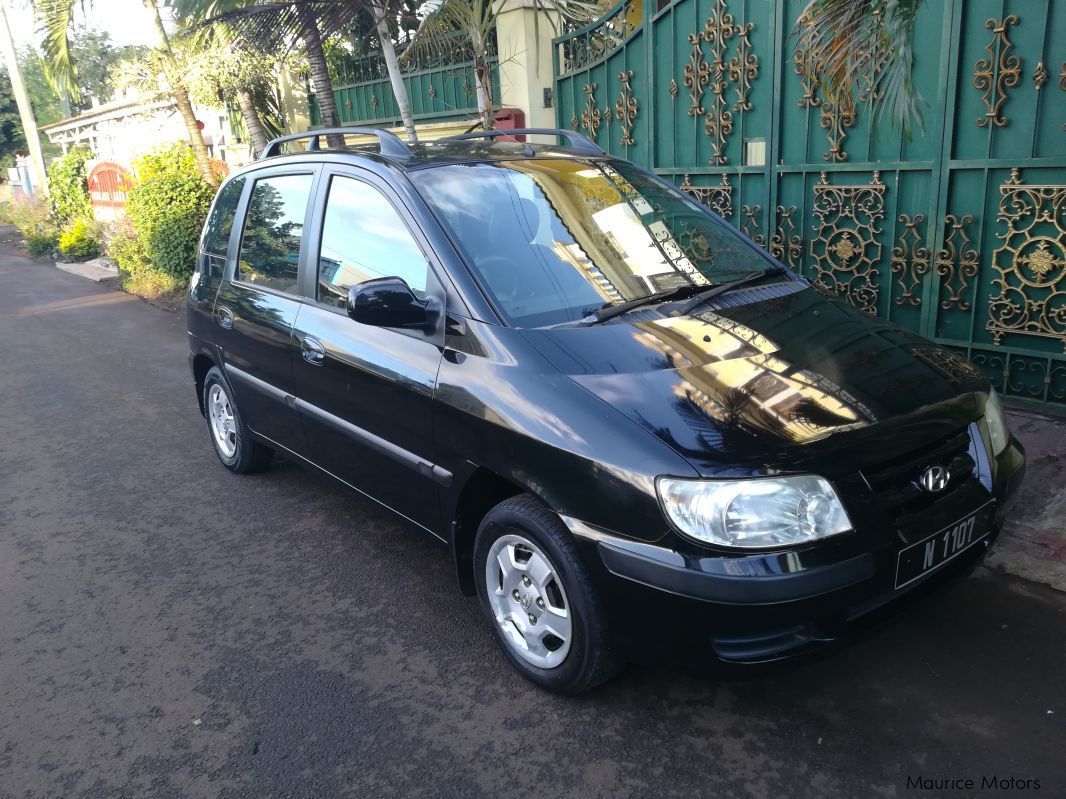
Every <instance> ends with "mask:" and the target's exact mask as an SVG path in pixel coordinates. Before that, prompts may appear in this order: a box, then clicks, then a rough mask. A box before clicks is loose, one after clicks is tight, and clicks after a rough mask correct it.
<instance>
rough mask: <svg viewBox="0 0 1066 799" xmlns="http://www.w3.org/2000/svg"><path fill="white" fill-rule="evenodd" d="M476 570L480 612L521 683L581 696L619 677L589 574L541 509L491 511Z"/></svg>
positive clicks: (524, 504) (504, 506) (564, 533)
mask: <svg viewBox="0 0 1066 799" xmlns="http://www.w3.org/2000/svg"><path fill="white" fill-rule="evenodd" d="M474 563H475V570H474V575H475V579H476V582H477V588H478V597H479V599H480V602H481V608H482V611H483V612H484V613H485V616H486V618H487V619H488V621H489V623H490V625H491V626H492V630H493V633H494V634H495V636H496V640H497V641H498V642H499V644H500V646H501V647H502V648H503V650H504V652H505V653H506V654H507V657H508V659H509V660H510V661H511V663H512V664H514V666H515V668H517V669H518V671H519V672H521V673H522V675H523V676H524V677H526V678H527V679H529V680H531V681H532V682H534V683H536V684H537V685H539V686H541V687H542V688H546V689H547V690H549V691H553V692H555V693H560V694H578V693H581V692H583V691H587V690H589V689H590V688H593V687H595V686H596V685H599V684H600V683H602V682H604V681H605V680H607V679H609V678H610V677H611V676H612V675H613V674H614V673H615V672H616V671H617V661H616V659H615V657H614V653H613V651H612V647H611V641H610V635H609V632H608V629H607V623H606V617H605V614H604V612H603V608H602V607H601V606H600V603H599V599H598V597H597V596H596V594H595V592H594V590H593V588H592V583H591V580H590V578H589V574H588V571H587V570H586V569H585V566H584V564H583V563H582V562H581V559H580V556H579V555H578V552H577V548H576V547H575V545H574V542H573V539H572V538H571V534H570V531H569V530H567V529H566V527H565V526H564V525H563V523H562V521H561V520H560V519H559V517H558V516H557V515H556V514H554V513H553V512H552V511H551V510H550V509H548V508H547V507H545V506H544V505H543V504H542V503H541V502H539V501H538V500H537V499H535V498H533V497H530V496H520V497H514V498H512V499H508V500H505V501H504V502H501V503H500V504H499V505H497V506H496V507H495V508H493V509H492V510H491V511H489V513H488V514H487V515H486V516H485V519H484V520H483V521H482V523H481V527H480V528H479V529H478V534H477V540H476V541H475V545H474Z"/></svg>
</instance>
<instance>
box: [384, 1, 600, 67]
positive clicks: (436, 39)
mask: <svg viewBox="0 0 1066 799" xmlns="http://www.w3.org/2000/svg"><path fill="white" fill-rule="evenodd" d="M500 5H501V4H500V3H496V2H491V1H490V0H430V2H427V3H425V4H423V6H422V8H421V9H420V11H421V12H422V13H424V14H425V16H424V17H423V19H422V23H421V25H419V26H418V29H417V30H416V31H415V34H414V36H413V37H412V38H411V42H410V44H409V45H408V46H407V49H406V50H404V53H403V56H402V57H401V58H400V62H401V63H406V62H407V61H409V60H411V59H415V58H422V57H424V56H426V55H427V54H432V55H436V54H438V53H443V52H447V50H448V48H450V47H453V46H454V36H455V34H456V33H457V32H458V33H461V34H463V35H465V36H471V35H472V34H474V33H476V34H477V36H478V37H479V38H480V39H481V40H482V41H484V40H486V39H487V38H488V36H489V34H490V33H491V31H492V29H493V27H495V25H496V17H497V14H498V11H499V9H500ZM533 9H534V11H536V12H537V16H536V22H537V24H539V22H540V18H541V17H542V16H543V17H546V18H547V19H548V22H549V24H550V25H551V26H552V29H553V30H555V31H556V32H558V29H559V25H558V23H557V21H556V20H559V19H562V20H567V21H578V22H587V21H590V20H593V19H595V18H596V17H598V16H600V14H601V13H602V9H601V8H600V6H598V5H596V4H595V3H591V2H585V0H533Z"/></svg>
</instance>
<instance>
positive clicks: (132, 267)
mask: <svg viewBox="0 0 1066 799" xmlns="http://www.w3.org/2000/svg"><path fill="white" fill-rule="evenodd" d="M107 254H108V256H109V257H110V258H111V260H112V261H114V262H115V265H116V266H117V267H118V271H119V277H120V280H121V282H122V288H123V289H125V290H126V291H128V292H130V293H131V294H137V295H139V296H141V297H147V298H148V299H155V298H157V297H159V296H160V295H163V294H169V293H171V292H173V291H177V290H179V289H182V288H184V285H185V281H184V279H181V278H176V277H172V276H170V275H168V274H165V273H163V272H160V271H159V270H158V269H156V268H155V267H154V266H153V265H152V260H151V259H150V258H149V257H148V253H147V252H146V251H145V248H144V245H143V244H142V243H141V240H140V238H139V237H138V236H137V232H136V231H135V230H134V229H133V226H132V225H131V224H130V222H129V220H128V219H126V220H122V221H121V222H119V223H118V224H117V225H116V227H115V228H114V230H113V231H112V233H111V236H110V238H109V239H108V240H107Z"/></svg>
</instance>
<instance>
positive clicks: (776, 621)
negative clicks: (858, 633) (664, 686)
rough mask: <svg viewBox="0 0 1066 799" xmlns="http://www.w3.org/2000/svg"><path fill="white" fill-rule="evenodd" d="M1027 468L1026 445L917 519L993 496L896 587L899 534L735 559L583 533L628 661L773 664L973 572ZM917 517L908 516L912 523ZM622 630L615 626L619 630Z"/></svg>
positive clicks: (1013, 447) (958, 513)
mask: <svg viewBox="0 0 1066 799" xmlns="http://www.w3.org/2000/svg"><path fill="white" fill-rule="evenodd" d="M1024 473H1025V457H1024V452H1023V450H1022V448H1021V446H1020V445H1019V444H1018V443H1017V442H1016V441H1013V440H1012V441H1011V444H1010V446H1008V448H1007V449H1006V450H1005V451H1004V452H1003V453H1002V454H1001V455H1000V456H999V458H997V459H996V464H995V465H994V479H993V480H992V481H991V485H989V486H988V490H986V489H985V488H982V487H980V486H977V485H975V486H974V487H973V489H972V491H969V492H968V493H966V492H964V493H961V494H960V495H959V496H958V497H957V498H956V499H955V500H953V501H952V502H950V503H946V504H945V506H944V507H939V508H937V509H936V510H935V511H931V512H929V513H928V514H926V515H925V517H924V518H923V519H922V520H921V524H922V525H923V526H924V527H925V529H927V531H928V532H927V533H926V534H932V533H934V532H936V531H937V530H940V529H941V528H944V527H947V526H949V525H951V524H953V523H954V522H956V521H958V520H959V519H960V518H963V517H965V516H966V515H967V514H969V513H971V512H973V511H974V510H977V509H978V508H979V507H981V506H982V505H988V504H991V508H992V512H991V513H990V514H989V515H988V517H987V523H988V527H987V528H986V529H987V532H988V534H987V536H985V537H983V538H981V539H980V540H978V541H976V542H975V543H974V544H973V545H972V546H970V547H969V548H967V549H966V550H965V551H961V552H960V553H959V554H957V555H956V556H954V557H953V558H951V559H949V560H948V561H946V562H944V563H942V564H941V565H940V566H938V567H936V568H934V569H932V570H931V571H930V572H929V573H928V574H925V575H924V576H922V577H920V578H918V579H916V580H914V581H913V582H911V583H909V584H907V585H905V586H903V587H900V588H897V587H896V568H897V559H898V553H899V551H900V549H902V548H903V547H904V546H905V545H906V544H907V543H909V542H907V541H904V540H903V534H902V533H900V532H899V531H898V530H895V529H892V530H888V529H880V530H868V529H863V528H862V527H861V526H860V529H859V530H858V531H857V532H856V533H852V534H849V535H847V536H841V537H840V538H841V539H843V540H839V541H834V540H832V539H829V540H827V541H825V542H820V544H818V545H814V546H810V547H808V548H806V549H804V550H799V551H795V550H789V551H781V552H773V553H759V554H749V555H741V556H737V555H734V554H728V555H726V554H717V553H714V552H712V551H710V550H707V549H702V548H698V547H695V546H687V547H686V546H685V542H683V541H679V542H678V544H679V546H678V547H677V548H669V547H663V546H655V545H650V544H645V543H641V542H635V541H632V540H629V539H623V538H619V537H614V536H611V535H609V534H605V533H604V531H596V530H591V529H588V528H585V529H580V528H579V527H577V528H575V526H574V525H572V529H574V530H575V532H576V533H577V534H578V538H579V540H580V541H581V544H582V549H583V551H584V552H585V554H586V561H587V562H588V563H589V565H590V567H591V568H592V570H593V572H594V573H595V574H597V575H598V576H599V578H600V579H599V582H600V589H601V592H602V593H603V594H604V596H605V604H606V606H607V607H608V608H609V609H610V610H611V611H612V615H613V616H614V620H615V622H616V623H615V625H614V628H615V630H616V635H617V636H618V637H619V643H620V644H621V645H622V646H623V648H625V649H626V650H627V651H628V653H629V654H630V656H631V657H635V658H636V659H645V657H644V656H645V655H649V654H651V653H654V656H653V657H651V658H648V659H655V660H658V659H660V658H661V656H662V655H663V654H668V656H673V657H676V658H679V659H686V660H687V659H690V658H691V655H692V654H693V653H695V654H697V655H699V654H700V653H701V652H703V653H704V654H710V655H712V656H713V657H714V658H716V659H718V660H723V661H730V662H759V661H767V660H776V659H779V658H782V657H787V656H791V655H795V654H800V653H802V652H806V651H809V650H811V649H815V648H818V647H820V646H822V645H824V644H826V643H830V642H833V641H838V640H840V639H842V638H845V637H847V636H848V635H849V633H850V632H851V631H853V630H854V629H855V628H856V627H858V626H861V625H862V624H863V623H866V622H868V621H871V620H873V619H874V618H879V617H882V616H884V615H887V614H888V613H891V612H892V611H894V610H897V609H899V608H902V607H903V606H904V605H906V604H908V603H909V601H912V600H914V599H917V598H919V597H921V596H923V595H925V594H928V593H930V592H931V591H933V590H936V588H937V587H938V586H942V585H944V584H945V583H947V582H950V581H952V580H953V579H958V578H960V577H961V576H965V575H966V574H968V573H969V572H970V571H971V570H972V569H973V568H974V567H975V566H976V565H977V564H978V563H980V561H981V560H982V559H983V557H984V555H985V553H986V552H987V551H988V549H989V548H990V546H991V544H992V542H993V541H994V540H995V539H996V537H997V536H998V535H999V532H1000V530H1001V528H1002V524H1003V520H1004V517H1005V514H1006V511H1007V506H1008V504H1009V499H1010V497H1011V496H1012V495H1013V494H1014V493H1015V491H1016V490H1017V488H1018V486H1019V485H1020V483H1021V480H1022V478H1023V476H1024ZM912 524H913V522H912ZM619 633H620V634H619Z"/></svg>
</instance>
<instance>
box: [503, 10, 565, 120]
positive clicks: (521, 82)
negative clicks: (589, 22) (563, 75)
mask: <svg viewBox="0 0 1066 799" xmlns="http://www.w3.org/2000/svg"><path fill="white" fill-rule="evenodd" d="M498 2H499V10H498V12H497V16H496V44H497V47H498V49H499V53H500V96H499V97H498V98H497V100H496V104H497V106H499V107H508V108H521V109H522V110H523V111H524V112H525V115H526V127H528V128H554V127H555V109H554V108H545V107H544V90H545V89H551V88H552V85H553V84H552V50H551V42H552V37H553V36H557V35H558V30H559V26H558V22H557V18H556V16H555V15H553V14H551V13H548V12H543V11H542V12H540V13H539V14H538V12H537V11H536V10H535V6H534V4H533V0H498Z"/></svg>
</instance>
